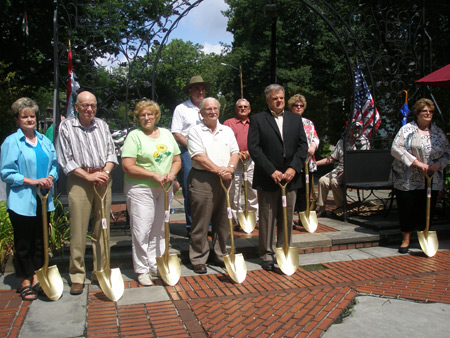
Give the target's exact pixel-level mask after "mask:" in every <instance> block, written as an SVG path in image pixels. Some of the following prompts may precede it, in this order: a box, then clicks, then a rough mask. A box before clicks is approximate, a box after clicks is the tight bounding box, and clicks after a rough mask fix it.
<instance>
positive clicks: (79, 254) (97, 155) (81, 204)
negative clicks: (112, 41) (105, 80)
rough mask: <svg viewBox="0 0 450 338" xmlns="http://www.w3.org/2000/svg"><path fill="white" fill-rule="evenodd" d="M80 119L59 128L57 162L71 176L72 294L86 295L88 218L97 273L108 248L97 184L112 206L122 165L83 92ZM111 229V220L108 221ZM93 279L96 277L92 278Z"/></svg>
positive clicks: (79, 99) (78, 105)
mask: <svg viewBox="0 0 450 338" xmlns="http://www.w3.org/2000/svg"><path fill="white" fill-rule="evenodd" d="M75 110H76V111H77V113H78V114H77V116H75V117H72V118H68V119H65V120H64V121H62V122H61V124H60V126H59V137H58V143H57V148H56V151H57V155H58V163H59V165H60V166H61V168H62V169H63V171H64V174H66V175H68V178H67V193H68V200H69V214H70V267H69V275H70V280H71V282H72V285H71V287H70V294H72V295H80V294H82V293H83V286H84V280H85V278H86V266H85V262H84V254H85V251H86V234H87V230H88V224H89V217H90V215H91V211H92V215H93V220H92V239H93V240H92V252H93V256H94V271H100V270H102V269H103V266H104V257H105V248H104V246H103V241H102V240H101V238H102V237H101V234H102V219H101V203H102V202H101V201H100V199H99V198H97V197H96V196H95V193H94V184H95V185H96V186H97V187H102V188H101V189H107V190H108V192H107V195H106V202H105V210H106V214H107V215H109V211H110V207H111V185H112V181H111V178H110V173H111V171H112V170H113V169H114V167H115V166H117V165H118V164H119V163H118V162H117V156H116V153H115V148H114V143H113V140H112V137H111V133H110V131H109V127H108V125H107V124H106V122H104V121H103V120H101V119H99V118H96V117H95V114H96V112H97V99H96V98H95V96H94V95H93V94H92V93H90V92H88V91H84V92H81V93H79V94H78V97H77V101H76V103H75ZM107 222H108V228H109V217H108V218H107ZM93 278H94V276H93Z"/></svg>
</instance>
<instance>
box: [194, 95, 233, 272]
mask: <svg viewBox="0 0 450 338" xmlns="http://www.w3.org/2000/svg"><path fill="white" fill-rule="evenodd" d="M219 111H220V104H219V101H217V100H216V99H214V98H211V97H209V98H206V99H204V100H203V101H202V102H201V104H200V113H201V115H202V117H203V120H202V122H201V123H200V124H198V125H196V126H195V127H192V128H191V130H190V131H189V137H188V149H189V155H190V156H191V159H192V170H191V172H190V173H189V177H188V185H189V198H190V200H191V203H192V204H191V206H192V221H193V222H192V231H191V238H190V241H189V259H190V261H191V264H192V267H193V269H194V272H195V273H200V274H202V273H206V265H205V264H206V261H207V260H208V256H209V244H208V225H209V224H210V223H211V230H212V238H213V243H212V244H213V249H214V257H213V259H212V260H213V261H215V263H216V264H217V265H219V266H222V267H224V266H225V264H224V262H223V256H224V255H225V254H226V253H227V252H226V242H227V238H228V221H227V219H228V218H227V208H226V194H225V192H224V190H223V188H222V186H221V184H220V179H222V180H223V181H224V185H225V186H229V185H230V184H231V182H230V180H231V178H232V175H233V173H234V170H235V168H236V166H237V163H238V161H239V146H238V144H237V141H236V138H235V137H234V133H233V130H232V129H231V128H230V127H227V126H224V125H222V124H220V122H219Z"/></svg>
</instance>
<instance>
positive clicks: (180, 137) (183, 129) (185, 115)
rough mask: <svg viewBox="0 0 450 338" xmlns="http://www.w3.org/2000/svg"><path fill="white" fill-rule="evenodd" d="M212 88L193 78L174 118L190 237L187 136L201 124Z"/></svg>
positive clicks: (199, 77)
mask: <svg viewBox="0 0 450 338" xmlns="http://www.w3.org/2000/svg"><path fill="white" fill-rule="evenodd" d="M210 86H211V83H209V82H205V81H203V78H202V77H201V76H199V75H195V76H193V77H191V78H190V80H189V82H188V84H187V85H186V86H185V87H184V88H183V92H185V93H186V94H189V99H187V100H186V101H184V102H183V103H181V104H179V105H178V106H176V108H175V111H174V112H173V117H172V126H171V132H172V134H173V136H174V138H175V140H176V141H177V143H178V145H179V146H180V150H181V154H180V155H181V170H180V172H179V174H178V175H179V176H178V178H179V181H180V183H181V188H182V190H183V197H184V213H185V216H186V230H187V232H188V236H190V233H191V224H192V217H191V203H190V201H189V197H188V185H187V177H188V175H189V171H190V170H191V159H190V157H189V152H188V150H187V136H188V133H189V130H190V129H191V128H192V127H193V126H196V125H197V124H199V123H200V120H201V117H200V108H199V106H200V102H201V101H202V100H203V99H204V98H205V92H206V90H207V89H208V88H209V87H210Z"/></svg>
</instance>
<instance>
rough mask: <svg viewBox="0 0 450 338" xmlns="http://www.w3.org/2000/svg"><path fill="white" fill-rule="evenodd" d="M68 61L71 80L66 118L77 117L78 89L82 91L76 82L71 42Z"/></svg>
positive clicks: (68, 87)
mask: <svg viewBox="0 0 450 338" xmlns="http://www.w3.org/2000/svg"><path fill="white" fill-rule="evenodd" d="M68 59H69V67H68V68H67V74H69V78H68V80H67V96H66V99H67V111H66V118H70V117H73V116H75V109H74V103H75V100H76V97H77V92H78V89H80V85H79V84H78V82H77V80H75V72H74V71H73V63H72V49H71V48H70V41H69V51H68Z"/></svg>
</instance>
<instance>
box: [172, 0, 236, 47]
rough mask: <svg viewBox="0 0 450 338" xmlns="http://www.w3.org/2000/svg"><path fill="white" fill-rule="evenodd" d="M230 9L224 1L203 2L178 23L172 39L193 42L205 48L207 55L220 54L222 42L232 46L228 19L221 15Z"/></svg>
mask: <svg viewBox="0 0 450 338" xmlns="http://www.w3.org/2000/svg"><path fill="white" fill-rule="evenodd" d="M226 9H228V5H227V4H226V3H225V1H224V0H203V1H202V2H201V3H200V5H198V6H197V7H195V8H193V9H192V10H191V11H190V12H189V13H188V14H187V15H186V16H185V17H184V18H182V19H181V20H180V22H179V23H178V27H177V28H175V29H174V30H173V32H172V33H171V34H170V37H169V40H171V39H182V40H184V41H192V42H193V43H198V44H200V45H202V46H203V50H204V52H205V53H211V52H214V53H217V54H219V53H220V50H221V46H220V42H225V43H226V44H231V42H232V41H233V35H232V34H231V33H229V32H227V31H226V29H227V18H226V17H225V16H224V15H223V14H222V13H221V11H224V10H226Z"/></svg>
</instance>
